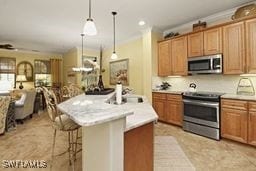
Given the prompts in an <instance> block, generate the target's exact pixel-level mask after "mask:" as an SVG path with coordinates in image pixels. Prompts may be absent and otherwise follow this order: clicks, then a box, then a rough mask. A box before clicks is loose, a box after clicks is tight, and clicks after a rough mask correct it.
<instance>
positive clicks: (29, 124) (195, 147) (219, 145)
mask: <svg viewBox="0 0 256 171" xmlns="http://www.w3.org/2000/svg"><path fill="white" fill-rule="evenodd" d="M155 135H160V136H173V137H175V138H176V140H177V142H178V144H179V146H180V147H181V149H182V150H183V151H184V153H185V154H186V156H187V157H188V159H189V160H190V162H191V163H192V164H193V165H194V167H195V168H196V170H199V171H200V170H204V171H205V170H223V171H226V170H232V171H236V170H238V171H239V170H243V171H247V170H248V171H256V148H255V147H251V146H247V145H243V144H239V143H234V142H232V141H227V140H221V141H215V140H211V139H207V138H204V137H201V136H197V135H194V134H190V133H187V132H184V131H183V130H182V129H181V128H179V127H175V126H170V125H166V124H162V123H158V124H157V125H156V126H155ZM52 136H53V130H52V127H51V124H50V120H49V119H48V116H47V114H46V113H41V114H40V115H37V114H35V115H34V117H33V118H32V119H28V120H26V121H25V123H24V124H23V125H18V127H17V129H16V130H13V131H10V132H8V133H6V134H5V135H3V136H0V171H2V170H3V171H5V170H7V171H8V170H11V171H12V170H13V169H3V168H2V160H45V161H46V162H47V163H48V164H49V163H50V159H51V155H50V153H51V145H52ZM56 143H57V148H56V153H61V152H63V151H65V150H66V147H67V135H66V134H63V133H57V142H56ZM75 166H76V171H81V154H80V155H79V156H78V159H77V161H76V163H75ZM69 169H70V167H69V164H68V155H67V154H66V155H63V156H61V157H58V158H57V159H55V162H54V168H53V170H54V171H60V170H61V171H68V170H69ZM16 170H17V171H22V170H26V171H28V170H31V171H32V170H35V169H16ZM36 170H44V171H46V170H49V169H36Z"/></svg>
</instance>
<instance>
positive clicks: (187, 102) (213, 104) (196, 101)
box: [183, 99, 219, 108]
mask: <svg viewBox="0 0 256 171" xmlns="http://www.w3.org/2000/svg"><path fill="white" fill-rule="evenodd" d="M183 103H184V104H192V105H197V106H206V107H214V108H218V107H219V103H218V102H216V103H215V102H203V101H198V100H187V99H183Z"/></svg>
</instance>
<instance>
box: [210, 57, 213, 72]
mask: <svg viewBox="0 0 256 171" xmlns="http://www.w3.org/2000/svg"><path fill="white" fill-rule="evenodd" d="M210 70H213V59H212V58H211V59H210Z"/></svg>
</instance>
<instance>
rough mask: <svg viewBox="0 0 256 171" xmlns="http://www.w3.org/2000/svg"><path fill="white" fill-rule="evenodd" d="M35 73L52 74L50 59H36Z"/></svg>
mask: <svg viewBox="0 0 256 171" xmlns="http://www.w3.org/2000/svg"><path fill="white" fill-rule="evenodd" d="M35 74H51V63H50V61H45V60H35Z"/></svg>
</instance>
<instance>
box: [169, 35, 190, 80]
mask: <svg viewBox="0 0 256 171" xmlns="http://www.w3.org/2000/svg"><path fill="white" fill-rule="evenodd" d="M171 47H172V51H171V60H172V65H171V66H172V67H171V68H172V75H187V55H188V54H187V36H183V37H179V38H176V39H172V41H171Z"/></svg>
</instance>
